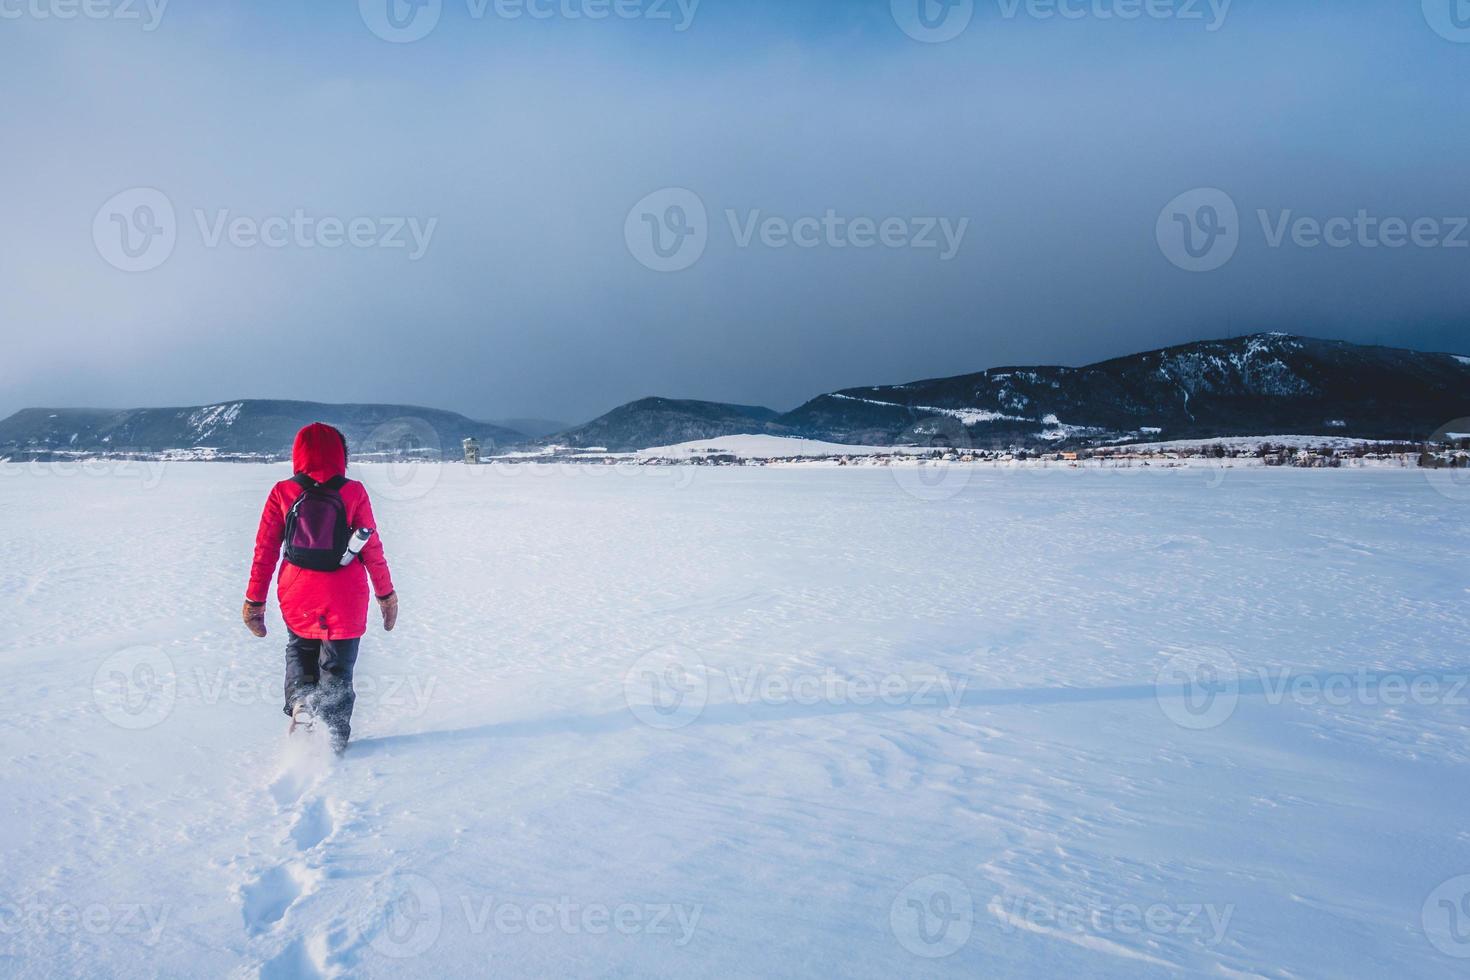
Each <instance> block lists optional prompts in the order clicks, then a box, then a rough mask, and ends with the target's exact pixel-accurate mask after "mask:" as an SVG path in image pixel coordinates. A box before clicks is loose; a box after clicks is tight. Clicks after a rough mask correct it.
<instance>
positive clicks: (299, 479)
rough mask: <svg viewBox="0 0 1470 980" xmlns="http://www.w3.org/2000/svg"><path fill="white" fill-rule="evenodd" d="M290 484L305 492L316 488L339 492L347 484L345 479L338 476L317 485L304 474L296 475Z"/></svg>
mask: <svg viewBox="0 0 1470 980" xmlns="http://www.w3.org/2000/svg"><path fill="white" fill-rule="evenodd" d="M291 482H292V483H295V484H298V485H300V486H301V487H302V489H305V490H311V489H318V488H319V489H322V490H341V489H342V487H343V486H345V485H346V483H347V477H345V476H341V475H340V474H339V475H337V476H334V477H332V478H331V479H330V480H323V481H322V482H321V483H318V482H316V481H315V480H313V479H312V478H311V477H309V476H307V475H306V474H305V473H297V474H296V475H295V476H293V477H291Z"/></svg>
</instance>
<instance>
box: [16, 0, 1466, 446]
mask: <svg viewBox="0 0 1470 980" xmlns="http://www.w3.org/2000/svg"><path fill="white" fill-rule="evenodd" d="M159 2H160V0H153V7H151V8H150V7H149V6H148V5H147V3H146V2H145V0H128V2H127V3H126V4H124V0H87V3H89V4H91V5H92V6H91V7H90V8H89V9H90V11H91V13H92V14H93V15H94V16H86V15H85V14H83V15H79V16H77V17H75V18H73V19H62V17H60V16H58V15H61V14H66V13H70V12H72V11H73V10H76V9H77V8H76V7H75V6H72V5H73V4H79V3H81V0H0V79H3V82H4V96H3V98H0V140H3V147H4V152H3V153H0V185H3V187H4V188H5V195H4V200H5V207H4V212H3V213H4V221H3V223H0V324H3V329H4V332H5V342H4V348H3V350H4V355H3V357H0V415H4V414H9V413H10V412H11V411H14V410H15V409H18V408H20V407H23V406H27V405H52V406H55V405H98V406H136V405H160V404H198V403H204V402H211V401H219V400H224V399H231V398H240V397H290V398H305V399H314V400H322V401H388V402H407V403H417V404H426V405H432V406H437V407H443V408H449V409H454V410H457V411H462V412H465V413H467V414H470V415H473V416H476V417H482V418H496V417H505V416H531V415H535V416H543V417H551V418H555V419H560V420H565V421H568V422H578V421H582V420H585V419H586V418H589V417H591V416H593V415H596V414H598V413H600V412H602V411H605V410H607V409H609V408H611V407H613V406H615V405H617V404H619V403H621V402H624V401H627V400H629V399H632V398H636V397H640V396H644V395H651V394H661V395H668V396H672V397H695V398H707V399H713V400H722V401H737V402H744V403H758V404H765V405H769V406H771V407H773V408H777V409H787V408H791V407H794V406H795V405H797V404H799V403H800V402H802V401H804V400H805V399H806V398H808V397H809V396H811V395H814V394H817V393H819V392H822V391H825V390H831V389H834V388H840V387H846V386H852V385H860V384H877V383H896V382H902V381H908V380H913V379H916V378H923V377H935V376H943V375H951V374H958V373H963V372H966V371H973V370H979V369H981V368H985V367H989V366H995V365H999V364H1008V363H1011V364H1014V363H1069V364H1080V363H1086V362H1088V361H1093V360H1098V359H1101V358H1104V357H1108V356H1113V355H1117V354H1122V353H1127V352H1131V351H1135V350H1140V349H1146V348H1151V347H1157V346H1162V345H1165V344H1170V343H1178V342H1184V341H1189V340H1194V339H1201V338H1207V337H1218V336H1223V335H1228V334H1235V333H1245V332H1251V331H1255V330H1261V329H1279V330H1288V331H1293V332H1300V333H1305V334H1309V335H1315V336H1327V337H1338V338H1343V339H1348V340H1356V341H1365V342H1382V343H1388V344H1394V345H1402V346H1410V347H1421V348H1428V349H1437V350H1453V351H1456V352H1470V318H1467V311H1470V231H1466V230H1465V228H1464V224H1465V219H1464V217H1463V216H1467V215H1470V176H1467V169H1466V160H1467V159H1470V145H1467V144H1470V99H1467V82H1470V22H1462V21H1460V20H1456V19H1455V18H1454V17H1452V13H1453V12H1454V6H1453V3H1454V0H1444V3H1443V5H1442V6H1443V8H1444V9H1443V11H1442V16H1441V12H1439V10H1438V8H1437V6H1436V3H1437V0H1426V2H1425V4H1424V5H1423V8H1422V9H1421V3H1420V2H1419V0H1412V2H1401V3H1391V4H1390V3H1382V2H1362V3H1354V2H1347V0H1332V2H1325V0H1311V2H1308V0H1236V2H1235V3H1233V4H1231V5H1229V7H1228V9H1221V7H1220V3H1221V0H1216V6H1215V7H1213V8H1212V7H1211V6H1210V4H1209V2H1208V0H1146V2H1145V0H1061V3H1062V7H1063V8H1064V9H1065V10H1066V11H1067V12H1068V13H1069V14H1071V15H1074V16H1068V17H1060V16H1046V14H1047V12H1048V11H1050V10H1052V9H1053V7H1052V6H1051V5H1050V4H1048V3H1046V2H1044V0H1030V2H1026V0H963V2H961V3H959V4H957V5H954V6H950V7H946V6H945V5H943V4H941V3H940V2H939V0H924V2H925V3H926V4H927V6H926V7H925V9H924V11H923V12H924V14H925V16H924V17H922V18H920V17H919V16H918V10H917V4H918V2H919V0H893V2H892V3H890V0H844V2H840V3H839V2H831V3H824V2H818V0H806V2H799V3H798V2H782V3H769V4H764V3H757V2H751V0H740V2H734V0H702V2H700V3H699V4H698V5H697V6H695V7H693V8H692V9H691V6H690V4H691V2H692V0H684V4H683V6H681V5H680V4H679V3H678V2H677V0H487V3H482V2H481V0H424V2H425V4H426V5H424V6H421V7H413V6H410V5H409V3H408V2H407V0H391V2H392V3H393V4H394V7H393V8H392V9H391V10H390V9H389V8H388V3H389V2H390V0H362V2H361V3H357V2H355V0H332V2H316V3H299V4H298V3H292V4H284V3H282V4H274V3H261V2H259V0H252V2H236V0H209V2H207V3H206V2H204V0H171V2H169V3H168V4H167V6H166V7H164V8H163V9H162V10H161V11H160V10H159V9H158V3H159ZM497 4H498V6H497ZM531 8H534V12H535V13H537V14H549V15H550V16H536V17H533V16H531V13H532V9H531ZM83 9H84V10H85V9H88V8H83ZM1140 9H1141V10H1142V15H1141V16H1139V17H1136V18H1129V17H1127V16H1124V15H1126V14H1129V13H1130V12H1133V11H1139V10H1140ZM600 11H606V12H607V13H608V14H609V16H607V17H605V18H602V19H595V18H593V17H592V16H590V15H591V14H595V13H598V12H600ZM517 12H520V13H521V16H519V17H515V16H511V15H513V14H515V13H517ZM390 13H391V14H392V15H393V16H392V17H390V16H389V14H390ZM134 14H136V15H137V19H130V16H129V15H134ZM160 14H161V15H160ZM574 14H575V15H581V16H572V15H574ZM42 15H45V16H42ZM96 15H101V16H96ZM416 18H417V19H416ZM1462 23H1465V27H1463V28H1462V27H1461V26H1460V25H1461V24H1462ZM150 28H151V29H150ZM681 28H682V29H681ZM420 34H421V35H422V36H418V35H420ZM949 35H953V36H952V37H950V36H949ZM415 37H416V38H417V39H414V38H415ZM946 37H947V38H948V39H947V40H946V39H944V38H946ZM668 188H680V189H682V192H678V193H675V192H670V191H667V190H666V189H668ZM1202 188H1206V189H1208V188H1213V189H1218V191H1219V192H1220V193H1213V192H1209V193H1207V192H1202V191H1199V190H1198V189H1202ZM1189 192H1194V193H1193V194H1191V193H1189ZM650 195H652V196H651V197H650ZM1180 195H1184V197H1183V198H1180V199H1179V200H1178V201H1176V200H1175V199H1176V198H1179V196H1180ZM1171 202H1174V203H1172V204H1171ZM1231 207H1233V208H1234V209H1235V214H1231V213H1230V212H1229V208H1231ZM701 211H702V212H703V213H702V214H701ZM1262 211H1264V212H1265V213H1266V215H1265V219H1264V222H1263V219H1262V217H1261V215H1260V214H1259V212H1262ZM1360 212H1363V215H1362V217H1360V216H1359V213H1360ZM1303 217H1306V218H1310V219H1314V220H1315V221H1318V222H1321V223H1323V224H1324V225H1329V222H1330V219H1334V218H1336V219H1340V220H1339V221H1338V222H1337V223H1336V224H1332V225H1330V226H1329V229H1328V230H1329V231H1330V233H1331V235H1330V237H1331V238H1332V240H1333V242H1334V243H1335V244H1331V245H1329V244H1327V243H1325V242H1322V241H1319V240H1318V239H1317V238H1316V237H1314V234H1313V226H1312V225H1311V224H1305V225H1303V224H1301V223H1300V222H1298V221H1297V219H1300V218H1303ZM804 218H805V219H809V220H807V221H805V222H803V221H801V220H800V219H804ZM1456 218H1459V220H1458V221H1457V220H1456ZM240 219H243V220H240ZM768 219H775V220H774V221H772V220H768ZM810 219H819V220H810ZM1365 219H1366V220H1365ZM1385 219H1399V220H1401V221H1402V222H1403V224H1404V228H1408V229H1411V231H1410V232H1409V233H1405V232H1404V231H1403V230H1402V229H1400V228H1398V227H1396V226H1395V224H1394V222H1393V221H1392V220H1389V221H1388V223H1387V224H1384V223H1383V222H1384V221H1385ZM655 231H656V232H657V233H658V248H657V249H655V248H654V237H653V236H654V232H655ZM1186 231H1187V232H1188V233H1189V235H1190V241H1189V243H1188V245H1189V247H1188V248H1186V247H1185V244H1186V243H1185V241H1184V235H1185V232H1186ZM415 232H416V233H417V237H415ZM1171 236H1173V237H1172V238H1171ZM1277 236H1280V237H1277ZM262 238H264V239H266V240H268V241H269V244H265V243H263V242H262V241H261V239H262ZM353 239H355V241H354V240H353ZM1273 239H1274V242H1273ZM797 241H799V242H800V244H797V243H796V242H797ZM1314 242H1316V244H1315V245H1314V244H1313V243H1314ZM396 244H401V245H402V247H395V245H396ZM931 245H932V247H930V246H931ZM1456 245H1458V246H1459V247H1456ZM1395 246H1396V247H1395ZM1191 250H1192V251H1191ZM1232 250H1233V251H1232ZM1201 269H1203V270H1205V271H1199V270H1201Z"/></svg>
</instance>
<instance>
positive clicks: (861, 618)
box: [0, 463, 1470, 978]
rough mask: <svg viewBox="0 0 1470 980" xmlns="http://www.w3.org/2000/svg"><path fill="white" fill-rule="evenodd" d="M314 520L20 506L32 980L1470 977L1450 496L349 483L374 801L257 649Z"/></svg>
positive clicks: (1467, 564)
mask: <svg viewBox="0 0 1470 980" xmlns="http://www.w3.org/2000/svg"><path fill="white" fill-rule="evenodd" d="M286 475H288V474H287V472H286V468H285V467H267V466H251V465H237V466H231V465H223V464H204V463H188V464H177V463H176V464H169V465H168V466H166V467H162V466H160V464H143V463H133V464H107V465H104V464H93V465H91V466H89V467H86V468H79V467H71V466H61V467H45V466H34V467H29V466H3V467H0V509H3V512H4V513H5V515H6V517H5V519H4V521H5V523H4V528H5V530H4V533H3V535H0V622H3V624H4V630H3V635H0V663H3V665H4V677H5V684H4V685H3V687H0V700H3V704H0V728H3V731H4V747H5V748H4V753H3V758H0V784H3V787H4V792H3V794H0V800H3V803H0V806H3V810H0V813H3V816H0V833H3V835H4V839H5V846H4V847H3V848H0V974H4V975H12V976H13V975H21V976H37V977H41V976H51V975H59V974H75V973H90V974H99V973H105V974H110V975H116V976H145V975H155V974H162V975H167V976H186V975H242V976H254V975H257V974H259V975H262V976H267V977H273V976H286V977H291V976H306V977H312V976H334V975H350V976H367V977H376V976H384V977H386V976H402V975H407V976H423V977H444V976H456V975H459V976H477V975H485V974H487V973H489V974H493V975H498V976H525V977H541V976H573V975H577V976H589V975H591V976H671V977H672V976H749V977H769V976H792V977H794V976H811V975H818V976H834V975H841V976H862V977H875V978H887V977H899V976H903V977H922V976H955V977H976V976H987V977H1001V976H1035V977H1058V976H1119V977H1125V976H1126V977H1138V976H1159V977H1165V976H1177V975H1180V974H1194V975H1264V976H1282V977H1284V976H1361V977H1382V976H1411V975H1412V976H1444V977H1450V976H1463V975H1464V971H1465V969H1466V968H1467V963H1470V959H1467V957H1470V877H1462V876H1467V875H1470V829H1467V828H1470V823H1467V819H1466V813H1467V806H1470V768H1467V762H1470V741H1467V735H1470V730H1467V725H1470V688H1467V687H1466V684H1465V679H1466V676H1467V670H1470V656H1467V651H1466V638H1467V637H1470V574H1467V573H1470V561H1467V558H1466V556H1467V555H1470V522H1467V521H1466V515H1467V510H1466V507H1467V502H1466V501H1465V500H1464V499H1462V498H1459V497H1458V496H1457V494H1454V493H1446V492H1442V491H1443V490H1444V488H1443V487H1440V488H1436V486H1435V485H1432V484H1431V483H1430V482H1429V481H1428V480H1427V479H1426V478H1425V477H1424V476H1423V475H1421V474H1420V473H1418V472H1415V471H1413V470H1374V471H1349V470H1342V471H1289V470H1260V469H1253V470H1246V469H1232V470H1195V471H1153V472H1146V471H1126V472H1111V473H1109V472H1100V471H1077V470H1065V469H1053V470H1027V471H1000V470H995V469H976V470H973V471H970V470H966V471H963V472H962V471H959V470H954V471H948V472H945V473H943V474H938V475H939V482H938V483H937V484H936V483H934V482H933V480H932V478H925V479H920V477H919V475H918V471H917V469H909V470H902V471H897V470H890V469H882V468H876V467H875V468H836V467H830V468H826V467H804V468H785V469H783V468H766V469H758V468H730V469H720V468H702V467H700V468H696V467H675V468H641V469H631V468H630V469H624V468H621V467H605V468H602V467H599V468H586V469H575V468H569V467H557V466H536V467H533V466H519V467H500V466H496V467H479V468H474V469H470V468H466V467H463V466H458V465H456V466H445V467H428V466H425V467H419V468H416V469H402V468H389V467H354V469H353V470H352V471H350V472H349V475H354V476H357V477H359V478H363V479H365V480H366V482H367V483H368V485H369V487H370V488H371V489H372V492H373V499H374V507H375V510H376V512H377V515H378V519H379V521H380V523H381V524H382V527H381V533H382V536H383V541H384V544H385V546H386V549H387V554H388V558H389V560H390V562H391V564H392V567H393V571H394V575H395V578H396V579H397V584H398V587H399V592H400V595H401V597H402V602H403V611H402V617H401V619H400V621H399V625H398V628H397V630H395V632H394V633H392V634H384V633H382V631H381V629H379V628H378V627H377V626H376V625H374V626H373V627H372V628H371V629H370V631H369V634H368V636H367V637H366V638H365V639H364V641H363V652H362V660H361V662H360V667H359V699H358V709H357V712H358V713H357V716H356V719H355V726H354V727H355V732H354V736H355V738H356V741H355V743H354V745H353V747H352V748H351V750H350V751H349V753H348V756H347V757H346V758H345V759H344V760H342V761H341V762H340V763H335V764H334V763H332V762H329V761H327V760H326V759H324V758H322V757H321V754H320V752H319V748H320V747H319V746H315V745H313V744H311V743H309V742H308V743H306V744H305V745H302V744H301V743H296V744H295V745H294V746H288V744H287V742H286V740H285V736H284V729H285V719H284V718H283V716H282V715H281V712H280V705H279V700H278V699H279V686H280V663H281V654H282V645H283V639H284V630H283V627H282V626H281V622H280V618H279V613H278V611H277V609H276V607H275V602H274V597H272V601H271V603H270V605H269V617H268V620H267V623H268V625H269V627H270V629H271V635H270V636H269V637H267V638H266V639H264V640H256V639H254V638H253V637H251V636H250V635H249V634H248V633H247V632H246V631H245V629H244V627H243V626H241V624H240V622H239V619H238V609H239V605H240V600H241V598H242V593H243V589H244V584H245V578H246V572H247V566H248V563H249V557H250V547H251V543H252V541H253V537H254V532H255V522H256V518H257V516H258V515H259V512H260V507H261V504H262V502H263V501H264V499H265V495H266V492H267V490H268V489H269V487H270V484H271V483H272V482H273V481H274V480H276V479H281V478H283V477H284V476H286ZM933 475H934V474H931V477H932V476H933ZM374 616H376V613H374Z"/></svg>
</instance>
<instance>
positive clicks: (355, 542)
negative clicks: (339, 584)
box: [340, 527, 373, 568]
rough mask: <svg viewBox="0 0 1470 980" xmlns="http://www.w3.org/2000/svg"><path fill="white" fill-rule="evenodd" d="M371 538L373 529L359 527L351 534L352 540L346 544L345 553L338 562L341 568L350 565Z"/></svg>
mask: <svg viewBox="0 0 1470 980" xmlns="http://www.w3.org/2000/svg"><path fill="white" fill-rule="evenodd" d="M372 536H373V529H372V528H370V527H360V528H358V529H357V530H356V531H353V532H352V538H351V539H350V540H349V541H348V542H347V552H346V554H344V555H343V556H342V561H341V562H340V564H341V565H342V567H343V568H346V567H347V566H348V565H350V564H352V559H354V558H356V557H357V555H358V552H360V551H362V549H363V548H364V547H365V546H366V545H367V543H368V538H371V537H372Z"/></svg>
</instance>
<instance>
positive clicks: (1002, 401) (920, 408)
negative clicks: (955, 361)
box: [777, 333, 1470, 447]
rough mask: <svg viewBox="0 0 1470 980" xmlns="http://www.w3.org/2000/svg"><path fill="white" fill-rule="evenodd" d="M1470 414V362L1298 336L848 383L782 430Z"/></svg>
mask: <svg viewBox="0 0 1470 980" xmlns="http://www.w3.org/2000/svg"><path fill="white" fill-rule="evenodd" d="M1465 416H1470V357H1464V356H1460V355H1454V354H1430V353H1421V352H1418V351H1411V350H1400V349H1395V348H1388V347H1367V346H1361V345H1358V344H1350V343H1346V342H1343V341H1332V340H1313V339H1309V338H1306V337H1296V336H1291V335H1288V334H1280V333H1270V334H1255V335H1253V336H1249V337H1240V338H1235V339H1231V340H1215V341H1204V342H1199V343H1192V344H1185V345H1183V346H1179V347H1169V348H1165V349H1163V350H1156V351H1148V352H1145V353H1142V354H1132V355H1128V356H1126V357H1119V358H1114V359H1113V360H1109V361H1103V362H1101V363H1098V364H1092V365H1088V366H1086V367H1076V368H1073V367H1004V368H992V369H990V370H987V371H982V372H980V373H978V374H965V375H960V376H958V377H953V378H940V379H935V380H930V381H915V382H911V383H908V384H902V385H889V386H880V387H872V388H849V389H845V390H843V391H837V392H833V393H831V394H826V395H821V396H818V397H817V398H814V399H812V400H811V401H809V402H807V403H806V404H805V405H802V406H801V407H800V408H797V409H796V410H795V411H792V412H788V413H786V414H785V415H782V416H781V417H780V418H779V419H778V420H777V422H778V423H779V424H781V425H782V426H785V427H787V428H789V429H791V430H794V431H797V432H800V433H801V434H803V435H806V436H809V437H812V438H820V439H829V440H833V441H836V442H853V443H870V444H872V443H879V444H881V443H906V442H920V443H922V442H933V441H938V442H945V443H946V444H953V442H954V440H956V439H963V440H964V441H965V442H967V443H969V444H972V445H975V446H980V447H988V446H1004V445H1013V444H1018V443H1040V444H1045V443H1055V444H1060V443H1064V442H1084V443H1085V442H1106V441H1112V440H1117V439H1120V438H1125V437H1126V438H1135V437H1147V438H1153V439H1187V438H1209V437H1213V436H1233V435H1260V434H1266V433H1276V432H1299V433H1308V434H1318V433H1320V434H1324V435H1340V436H1353V437H1360V438H1404V439H1425V438H1427V437H1428V436H1430V435H1431V434H1432V433H1433V432H1435V431H1436V430H1437V429H1438V428H1439V427H1441V426H1442V425H1444V424H1445V423H1447V422H1449V421H1451V420H1452V419H1455V418H1462V417H1465Z"/></svg>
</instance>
